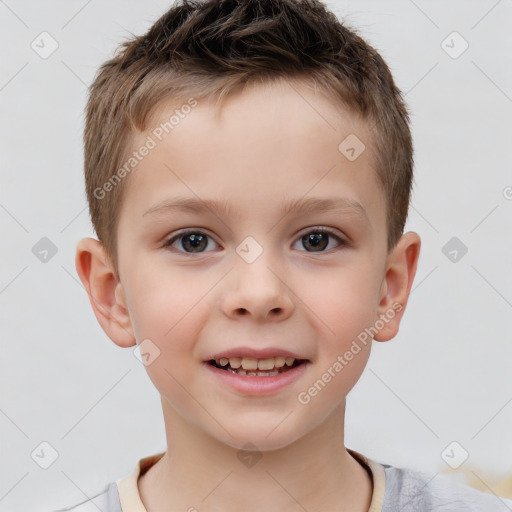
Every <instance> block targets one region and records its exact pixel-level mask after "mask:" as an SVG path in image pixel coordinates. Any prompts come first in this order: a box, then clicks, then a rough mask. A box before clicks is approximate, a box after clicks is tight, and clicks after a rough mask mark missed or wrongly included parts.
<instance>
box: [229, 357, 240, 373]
mask: <svg viewBox="0 0 512 512" xmlns="http://www.w3.org/2000/svg"><path fill="white" fill-rule="evenodd" d="M229 366H231V368H233V369H234V370H236V369H237V368H240V366H242V358H240V357H230V358H229Z"/></svg>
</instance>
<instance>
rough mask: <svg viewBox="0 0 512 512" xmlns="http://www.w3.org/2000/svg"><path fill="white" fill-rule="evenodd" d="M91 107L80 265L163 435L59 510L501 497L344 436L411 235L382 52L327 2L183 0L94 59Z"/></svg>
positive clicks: (407, 144) (406, 159) (396, 121)
mask: <svg viewBox="0 0 512 512" xmlns="http://www.w3.org/2000/svg"><path fill="white" fill-rule="evenodd" d="M86 114H87V115H86V129H85V136H84V141H85V176H86V188H87V195H88V200H89V205H90V212H91V217H92V222H93V225H94V227H95V230H96V233H97V235H98V238H99V241H98V240H94V239H90V238H87V239H84V240H82V241H81V242H80V243H79V245H78V247H77V256H76V266H77V271H78V274H79V276H80V279H81V280H82V282H83V284H84V286H85V287H86V289H87V292H88V294H89V297H90V301H91V305H92V307H93V310H94V312H95V315H96V317H97V319H98V321H99V323H100V324H101V326H102V328H103V329H104V330H105V332H106V333H107V335H108V336H109V337H110V338H111V339H112V340H113V341H114V342H115V343H116V344H117V345H119V346H121V347H132V346H135V345H138V346H139V350H140V353H141V359H142V361H143V363H144V365H145V366H146V369H147V372H148V375H149V377H150V378H151V380H152V382H153V383H154V384H155V386H156V388H157V389H158V391H159V393H160V395H161V401H162V409H163V414H164V420H165V428H166V438H167V447H168V448H167V451H166V452H165V453H161V454H155V455H152V456H150V457H146V458H144V459H142V460H141V461H139V463H138V464H137V465H136V467H135V469H134V471H133V472H132V473H131V474H130V475H129V476H127V477H125V478H123V479H120V480H118V481H117V482H114V483H112V484H110V485H109V486H108V488H107V489H106V490H105V492H103V493H102V494H101V495H99V496H98V497H96V498H95V500H94V502H93V501H92V500H90V501H87V502H85V503H83V504H81V505H78V506H76V507H75V508H72V509H71V510H74V511H75V512H89V511H93V510H97V509H98V508H99V509H100V510H102V511H103V512H107V511H108V512H119V511H123V512H142V511H147V512H157V511H158V512H159V511H164V510H165V511H178V510H182V511H189V512H192V511H201V512H206V511H211V512H213V511H223V512H233V511H241V510H250V511H254V512H259V511H261V512H263V511H265V512H268V511H270V512H275V511H280V512H283V511H285V512H292V511H299V510H303V511H304V510H306V511H308V512H317V511H320V510H326V511H339V512H341V511H345V512H349V511H350V512H366V511H370V512H376V511H382V512H391V511H399V510H401V511H403V512H412V511H427V510H429V511H430V510H450V511H463V510H464V511H468V510H472V511H477V510H478V511H484V510H485V511H486V512H489V511H499V510H507V509H509V510H512V502H510V501H506V500H504V499H501V498H499V497H496V496H494V495H491V494H485V493H483V492H479V491H476V490H474V489H472V488H470V487H466V486H462V485H460V484H456V483H452V482H450V481H448V480H442V479H441V478H438V479H434V480H432V479H431V478H430V477H427V476H426V475H422V474H419V473H415V472H412V471H409V470H406V469H400V468H394V467H391V466H389V465H385V464H380V463H377V462H375V461H372V460H370V459H368V458H366V457H364V456H363V455H362V454H360V453H357V452H355V451H353V450H350V449H346V448H345V446H344V420H345V399H346V396H347V394H348V393H349V391H350V390H351V389H352V387H353V386H354V385H355V383H356V382H357V380H358V379H359V377H360V375H361V374H362V372H363V370H364V367H365V365H366V362H367V360H368V358H369V355H370V349H371V341H372V339H374V340H376V341H381V342H384V341H387V340H390V339H392V338H393V337H394V336H395V335H396V334H397V332H398V329H399V324H400V321H401V318H402V315H403V313H404V311H405V307H406V305H407V300H408V296H409V292H410V290H411V286H412V283H413V280H414V276H415V273H416V267H417V262H418V257H419V252H420V238H419V236H418V235H417V234H416V233H413V232H408V233H405V234H404V233H403V228H404V225H405V221H406V218H407V211H408V204H409V195H410V189H411V186H412V179H413V177H412V164H413V159H412V142H411V136H410V131H409V126H408V116H407V111H406V107H405V105H404V103H403V100H402V98H401V94H400V91H399V90H398V89H397V88H396V86H395V84H394V82H393V79H392V77H391V74H390V72H389V69H388V68H387V66H386V64H385V63H384V62H383V60H382V58H381V57H380V56H379V55H378V53H377V52H376V51H375V50H374V49H372V48H371V47H370V46H368V45H367V44H366V43H365V42H364V41H363V40H362V39H361V38H359V37H358V36H357V35H355V34H354V33H353V32H351V31H350V30H348V29H347V28H346V27H344V26H343V25H341V24H340V23H339V21H338V20H337V19H336V17H335V16H334V15H333V14H332V13H329V12H328V11H327V10H326V9H325V7H324V6H323V5H322V4H321V3H319V2H318V1H313V0H307V1H305V0H303V1H297V0H273V1H268V0H238V1H235V0H226V1H224V0H220V1H219V0H207V1H201V2H199V1H196V2H192V1H184V2H183V3H179V4H176V5H175V6H174V7H173V8H171V9H170V10H169V11H168V12H167V13H166V14H165V15H164V16H162V17H161V18H160V19H159V20H158V21H157V22H156V23H155V24H154V25H153V27H152V28H151V29H150V30H149V31H148V33H147V34H146V35H144V36H141V37H138V38H135V39H133V40H131V41H129V42H127V43H125V44H124V45H123V48H122V51H121V52H120V53H119V54H118V55H117V56H116V57H115V58H113V59H112V60H110V61H108V62H107V63H105V64H104V65H103V66H102V68H101V70H100V73H99V74H98V76H97V77H96V79H95V81H94V83H93V85H92V87H91V93H90V98H89V102H88V105H87V112H86Z"/></svg>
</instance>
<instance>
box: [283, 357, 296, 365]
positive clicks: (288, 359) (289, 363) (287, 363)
mask: <svg viewBox="0 0 512 512" xmlns="http://www.w3.org/2000/svg"><path fill="white" fill-rule="evenodd" d="M294 361H295V359H294V358H293V357H287V358H286V359H285V360H284V362H285V363H286V366H291V365H292V364H293V362H294Z"/></svg>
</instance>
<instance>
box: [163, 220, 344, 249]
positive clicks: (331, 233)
mask: <svg viewBox="0 0 512 512" xmlns="http://www.w3.org/2000/svg"><path fill="white" fill-rule="evenodd" d="M311 233H325V234H326V235H329V236H330V237H332V238H334V239H335V240H336V241H337V242H338V243H339V246H338V247H335V248H334V249H338V248H340V247H348V246H349V243H348V242H347V241H346V240H345V239H343V238H341V237H340V236H339V235H338V234H336V232H335V231H334V230H332V229H329V228H325V227H321V226H315V227H312V228H310V229H309V231H306V232H304V233H303V234H302V235H300V236H299V237H298V238H297V241H298V240H301V239H302V238H303V237H305V236H306V235H308V234H311ZM191 234H194V235H196V234H200V235H206V236H207V237H208V238H210V239H212V237H210V236H209V235H208V234H206V233H204V232H203V231H200V230H198V229H188V230H186V231H182V232H180V233H178V234H176V235H174V236H172V237H171V238H169V239H168V240H166V241H165V242H164V248H165V247H171V246H172V244H173V243H174V242H176V240H179V239H180V238H182V237H185V236H187V235H191ZM215 243H216V242H215ZM176 250H177V251H178V252H180V253H181V254H186V255H187V256H193V255H194V254H204V253H207V252H210V251H200V252H186V251H182V250H179V249H176ZM332 250H333V249H329V250H328V251H301V252H308V253H310V254H315V253H319V254H322V253H326V252H330V251H332Z"/></svg>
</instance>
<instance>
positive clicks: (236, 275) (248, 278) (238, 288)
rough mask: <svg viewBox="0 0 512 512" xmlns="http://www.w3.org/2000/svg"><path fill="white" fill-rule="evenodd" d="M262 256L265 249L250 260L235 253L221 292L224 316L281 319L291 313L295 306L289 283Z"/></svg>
mask: <svg viewBox="0 0 512 512" xmlns="http://www.w3.org/2000/svg"><path fill="white" fill-rule="evenodd" d="M264 256H265V252H264V253H263V254H262V255H261V256H260V257H259V258H258V259H257V260H256V261H253V262H252V263H247V262H245V261H244V260H243V259H241V258H239V257H238V255H237V256H236V258H238V260H236V261H235V268H234V269H233V271H232V272H230V273H229V277H228V282H227V283H226V285H227V288H225V289H224V294H223V297H224V298H223V301H222V309H223V312H224V314H225V315H226V316H228V317H230V318H233V319H239V318H240V317H244V316H247V317H251V318H253V319H254V320H255V321H269V320H272V321H282V320H285V319H286V318H288V317H289V316H290V315H291V314H292V312H293V310H294V308H295V306H294V302H293V300H292V295H293V293H292V291H291V289H290V285H289V284H288V283H286V279H285V278H283V277H282V274H283V273H282V272H281V273H279V272H278V271H276V269H274V268H272V264H271V262H270V261H269V260H268V259H267V258H266V257H264ZM279 274H281V276H280V275H279Z"/></svg>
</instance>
